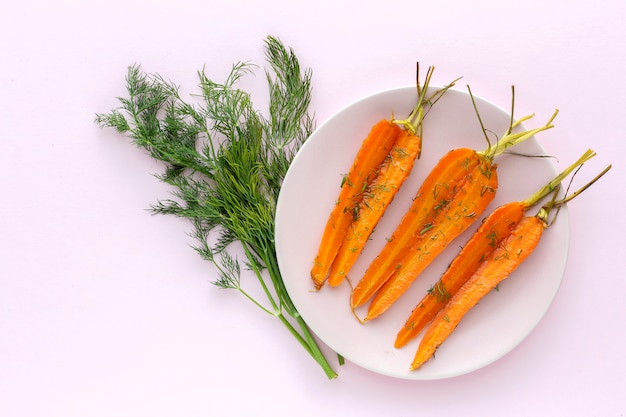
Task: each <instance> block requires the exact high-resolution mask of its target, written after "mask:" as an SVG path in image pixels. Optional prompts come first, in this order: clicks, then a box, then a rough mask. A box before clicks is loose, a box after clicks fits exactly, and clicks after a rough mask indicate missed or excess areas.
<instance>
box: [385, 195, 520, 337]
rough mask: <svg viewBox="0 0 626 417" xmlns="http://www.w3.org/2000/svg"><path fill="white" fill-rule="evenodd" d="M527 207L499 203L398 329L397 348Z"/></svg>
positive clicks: (443, 302) (435, 310) (452, 292)
mask: <svg viewBox="0 0 626 417" xmlns="http://www.w3.org/2000/svg"><path fill="white" fill-rule="evenodd" d="M525 211H526V205H525V204H524V203H523V202H511V203H507V204H503V205H501V206H499V207H498V208H496V209H495V210H494V211H493V212H492V213H491V214H490V215H489V216H487V217H486V218H485V220H484V221H483V223H482V224H481V225H480V227H479V228H478V230H477V231H476V233H474V234H473V235H472V237H471V238H470V240H469V241H468V242H467V243H466V244H465V246H464V247H463V249H461V251H460V252H459V254H458V255H457V256H456V257H455V258H454V260H453V261H452V262H451V263H450V265H449V266H448V269H447V270H446V272H445V273H444V274H443V275H442V276H441V278H440V279H439V281H437V283H436V284H435V285H433V287H432V288H431V289H430V290H429V291H428V293H427V294H426V295H425V296H424V298H423V299H422V300H421V301H420V302H419V303H418V304H417V306H416V307H415V309H414V310H413V311H412V313H411V315H410V316H409V318H408V319H407V320H406V323H405V324H404V326H403V327H402V328H401V329H400V331H399V332H398V335H397V337H396V341H395V343H394V346H395V347H396V348H401V347H403V346H404V345H406V344H407V343H408V342H409V341H410V340H412V339H413V338H415V337H416V336H417V335H418V334H419V333H420V332H421V331H422V330H423V329H424V328H425V327H426V326H427V325H428V323H430V322H431V321H432V320H433V318H434V317H435V316H436V315H437V313H438V312H439V311H440V310H441V309H442V308H443V307H444V306H445V305H446V303H447V302H448V300H449V299H450V298H451V297H453V296H454V295H455V294H456V293H457V291H458V290H459V289H460V288H461V287H462V286H463V284H465V282H466V281H467V280H468V279H469V278H470V277H471V276H472V275H473V274H474V272H476V270H477V269H478V268H479V267H480V265H481V263H482V262H484V261H485V260H486V259H487V257H488V256H489V255H490V254H491V253H492V252H493V251H495V250H496V248H497V247H499V246H500V244H501V242H502V241H503V240H504V239H505V238H506V237H507V236H508V235H509V234H510V233H511V230H512V229H513V228H514V227H515V226H516V225H517V224H518V223H519V222H520V221H521V220H522V218H523V217H524V213H525Z"/></svg>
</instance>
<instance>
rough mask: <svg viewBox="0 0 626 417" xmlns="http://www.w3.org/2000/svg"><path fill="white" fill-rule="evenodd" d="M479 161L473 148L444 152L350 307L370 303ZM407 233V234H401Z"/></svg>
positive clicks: (360, 285)
mask: <svg viewBox="0 0 626 417" xmlns="http://www.w3.org/2000/svg"><path fill="white" fill-rule="evenodd" d="M479 162H480V158H479V157H478V155H477V154H476V152H474V151H473V150H472V149H469V148H459V149H454V150H452V151H449V152H448V153H446V154H445V155H444V156H443V157H442V158H441V159H440V160H439V162H438V163H437V165H435V167H434V168H433V169H432V170H431V172H430V173H429V174H428V176H427V177H426V179H425V180H424V182H423V183H422V185H421V186H420V188H419V190H418V191H417V193H416V195H415V198H414V199H413V202H412V204H411V206H410V208H409V209H408V211H407V212H406V214H405V215H404V216H403V217H402V220H401V221H400V224H399V225H398V227H397V229H396V231H395V232H394V233H393V234H392V235H391V237H390V238H389V239H388V240H387V243H386V244H385V246H384V247H383V249H382V251H381V252H380V254H378V256H376V258H374V260H373V261H372V262H371V264H370V265H369V267H368V268H367V270H366V272H365V274H364V276H363V277H362V278H361V279H360V280H359V282H358V284H357V285H356V287H355V288H354V290H353V292H352V295H351V305H352V306H353V308H357V307H360V306H361V305H363V304H364V303H365V302H366V301H367V300H369V299H370V298H371V297H372V296H373V295H374V293H375V292H376V291H378V290H379V289H380V287H381V286H382V285H383V284H384V283H385V281H386V280H387V278H388V277H389V276H390V275H391V274H392V273H393V272H394V271H395V269H396V265H397V264H398V262H400V259H402V258H403V257H404V256H406V254H407V252H408V250H409V248H410V247H411V246H412V245H414V244H415V243H416V242H417V241H418V240H419V238H420V232H421V230H423V229H424V228H425V227H428V225H429V224H432V222H433V221H434V220H435V216H436V214H437V213H438V212H439V211H440V210H443V209H444V208H445V207H446V205H447V204H448V203H449V202H450V201H451V200H452V198H453V197H454V195H455V194H456V193H457V192H458V190H459V189H460V187H461V186H462V185H463V183H464V181H465V180H466V178H467V176H468V174H469V173H470V172H471V171H472V170H473V169H474V168H475V167H476V166H477V165H478V163H479ZM402 231H406V232H402Z"/></svg>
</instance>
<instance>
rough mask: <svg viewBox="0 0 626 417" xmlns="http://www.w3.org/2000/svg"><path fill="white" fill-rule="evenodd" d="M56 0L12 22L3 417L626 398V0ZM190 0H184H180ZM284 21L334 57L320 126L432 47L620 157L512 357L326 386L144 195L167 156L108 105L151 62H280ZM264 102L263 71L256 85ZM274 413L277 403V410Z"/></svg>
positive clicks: (490, 92)
mask: <svg viewBox="0 0 626 417" xmlns="http://www.w3.org/2000/svg"><path fill="white" fill-rule="evenodd" d="M88 4H89V5H87V2H78V1H76V2H70V1H60V2H37V1H35V0H26V1H21V2H12V3H11V4H10V5H5V6H4V8H3V9H4V10H3V12H2V15H1V16H0V52H1V53H2V56H1V62H2V63H1V64H0V89H1V90H0V92H1V93H2V95H1V99H0V126H1V130H0V132H1V133H0V140H1V144H2V145H1V146H2V148H1V149H2V150H1V151H0V167H1V169H2V175H1V180H0V184H1V186H2V187H1V194H0V219H1V220H0V415H2V416H29V417H30V416H46V417H48V416H63V417H73V416H81V417H84V416H90V417H95V416H116V417H125V416H128V417H131V416H132V417H139V416H151V417H158V416H215V415H225V416H231V415H232V416H240V415H241V416H243V415H259V413H260V412H261V411H265V412H266V413H272V414H273V415H294V414H295V415H299V416H320V415H324V416H353V415H355V416H356V415H360V416H366V415H394V416H409V415H437V416H440V417H443V416H458V415H464V416H478V415H494V416H495V415H507V416H541V415H546V416H547V415H550V416H591V415H597V416H623V415H625V414H626V400H624V396H623V387H624V386H625V383H626V377H625V374H626V362H625V359H624V358H625V356H624V352H625V351H626V337H625V336H624V327H625V326H626V314H625V313H626V307H625V306H626V303H625V302H624V294H626V279H625V277H624V271H625V270H626V268H625V266H626V265H625V258H626V256H624V250H623V247H622V243H623V242H622V239H621V237H623V236H624V234H625V233H626V230H625V228H626V225H625V224H626V222H624V220H623V204H624V199H623V197H622V196H621V194H622V193H623V192H624V189H625V188H624V186H625V185H626V184H625V181H624V162H626V158H625V157H624V155H625V154H626V149H625V148H626V145H625V144H626V138H625V137H624V128H623V117H624V112H625V111H626V106H625V100H624V97H626V91H625V87H624V80H623V77H624V75H623V72H624V67H625V65H626V58H625V54H626V47H625V46H624V41H626V26H625V25H624V24H623V18H624V15H625V14H626V3H624V2H622V1H618V0H613V1H598V2H596V3H595V4H593V5H592V4H591V3H589V2H588V1H584V2H583V1H579V0H576V1H534V0H533V1H526V2H523V3H514V2H499V3H498V2H493V1H476V2H461V1H457V2H454V1H439V2H435V1H432V2H415V1H411V2H409V1H399V2H395V3H384V4H381V5H378V6H366V5H364V4H365V3H363V2H356V1H345V2H337V1H332V2H331V1H325V0H321V1H317V2H311V3H308V4H306V5H304V6H302V5H296V3H293V2H289V1H272V2H258V1H243V0H239V1H228V2H226V1H224V2H220V3H216V2H213V1H184V0H183V1H179V2H170V3H162V2H139V1H119V0H110V1H107V2H89V3H88ZM175 4H176V5H175ZM270 34H272V35H275V36H278V37H280V38H281V39H282V40H283V41H284V42H285V43H286V44H287V45H289V46H291V47H293V48H294V49H295V50H296V53H297V54H298V56H299V58H300V60H301V63H302V65H304V66H306V67H311V68H312V69H313V83H314V84H313V85H314V99H313V103H312V108H311V109H312V110H313V111H314V112H315V115H316V120H317V123H318V124H320V123H321V122H323V121H324V120H326V119H327V118H328V117H330V116H331V115H332V114H333V113H334V112H336V111H337V110H339V109H341V108H342V107H344V106H345V105H347V104H349V103H351V102H352V101H354V100H356V99H359V98H361V97H363V96H365V95H369V94H371V93H373V92H376V91H380V90H384V89H387V88H393V87H398V86H404V85H408V84H411V83H412V82H413V81H414V68H415V61H417V60H419V61H420V62H422V63H423V64H425V65H435V66H436V67H437V70H436V72H435V77H434V81H433V82H436V83H439V84H442V83H445V82H446V81H448V80H450V79H453V78H456V77H457V76H459V75H462V76H463V77H464V78H463V80H462V84H461V86H463V85H464V84H470V85H471V86H472V89H473V91H474V92H475V93H477V94H479V95H481V96H483V97H485V98H488V99H490V100H491V101H493V102H494V103H496V104H498V105H500V106H502V107H505V108H508V105H509V99H510V86H511V85H512V84H515V86H516V92H517V101H516V109H517V114H518V115H522V114H528V113H533V112H534V113H536V114H537V115H538V116H540V115H541V117H542V120H543V118H544V116H543V115H549V114H551V112H552V110H553V109H554V108H555V107H558V108H559V109H560V111H561V112H560V114H559V116H558V118H557V120H556V128H555V129H553V130H551V131H549V132H545V133H544V134H542V139H541V143H542V145H543V146H544V148H545V149H546V151H547V152H548V153H549V154H552V155H557V156H558V158H559V161H572V160H575V159H576V158H577V157H578V156H579V155H580V154H581V153H582V151H584V150H585V149H586V148H587V147H592V148H593V149H595V150H596V151H597V152H598V157H596V158H595V159H594V161H592V162H591V163H590V164H589V166H588V167H587V168H586V169H585V171H584V172H585V173H588V174H590V173H595V172H597V171H598V170H599V169H601V168H603V167H604V166H605V165H606V164H608V163H613V164H614V168H613V170H612V171H611V172H610V173H609V174H608V175H607V176H606V177H605V178H603V179H602V180H601V181H600V182H599V183H597V184H596V185H594V186H593V188H592V189H590V190H589V191H587V192H586V193H585V194H584V195H583V196H581V197H580V198H579V199H577V200H575V202H573V203H572V204H571V205H570V219H571V228H570V230H571V243H570V257H569V260H568V264H567V270H566V274H565V277H564V279H563V283H562V285H561V288H560V291H559V293H558V294H557V296H556V299H555V300H554V303H553V304H552V306H551V308H550V309H549V311H548V312H547V314H546V316H545V317H544V319H543V320H542V321H541V322H540V323H539V325H538V326H537V327H536V329H535V330H534V331H533V332H532V333H531V334H530V336H529V337H528V338H527V339H526V340H524V341H523V342H522V343H521V344H520V345H519V346H518V347H517V348H516V349H515V350H513V351H512V352H511V353H510V354H508V355H506V356H505V357H504V358H502V359H500V360H498V361H497V362H495V363H494V364H492V365H490V366H488V367H486V368H483V369H481V370H479V371H476V372H473V373H471V374H467V375H464V376H460V377H456V378H452V379H446V380H440V381H422V382H420V381H415V382H412V381H405V380H395V379H392V378H388V377H384V376H380V375H377V374H374V373H371V372H369V371H366V370H363V369H361V368H359V367H357V366H355V365H353V364H351V363H347V364H346V365H345V366H343V367H342V368H340V369H339V372H340V377H339V378H338V379H336V380H334V381H331V382H329V381H328V380H326V378H325V377H324V375H323V374H322V372H321V371H320V370H319V369H318V367H317V366H316V365H315V364H314V363H313V362H312V361H311V360H309V358H308V357H306V356H305V353H304V352H303V351H302V349H300V347H299V346H297V345H296V343H295V341H294V340H293V339H292V337H291V336H290V335H289V334H288V333H287V332H286V331H285V330H284V329H283V328H282V327H281V326H280V324H279V323H278V322H277V321H276V320H275V319H273V318H271V317H267V316H264V315H263V314H261V313H260V312H258V311H257V310H255V308H254V307H253V306H252V305H251V304H250V303H248V302H247V301H246V300H245V299H243V297H241V296H240V295H239V294H237V293H235V292H224V291H220V290H218V289H217V288H215V287H214V286H213V285H211V284H210V282H211V281H212V279H213V277H212V270H211V268H210V266H209V265H208V264H206V263H205V262H204V261H202V260H201V259H200V258H199V257H198V256H197V255H196V254H195V253H194V252H193V251H192V250H191V249H190V248H189V247H188V244H189V243H190V241H189V238H188V237H187V235H186V232H187V231H188V225H187V223H185V222H183V221H179V220H176V219H173V218H169V217H160V216H159V217H154V216H151V215H150V214H149V213H148V212H147V211H146V208H147V207H148V206H149V205H150V204H151V203H153V202H155V200H156V199H157V198H159V197H166V196H167V192H168V189H167V188H166V187H164V186H162V185H161V184H159V183H158V182H157V180H155V178H153V177H152V176H151V174H152V173H154V172H157V171H158V169H159V168H158V166H157V165H156V164H155V163H154V162H152V161H151V160H150V159H149V158H148V157H147V156H146V155H145V154H144V153H142V152H140V151H138V150H137V149H136V148H134V147H132V146H131V145H129V143H128V141H127V140H125V139H123V138H121V137H120V136H118V135H117V134H115V133H114V132H112V131H103V130H100V129H99V128H98V127H97V126H96V125H95V124H94V123H93V119H94V115H95V113H96V112H106V111H108V110H109V109H110V108H111V107H114V106H116V105H117V103H116V101H115V97H116V96H121V95H124V94H125V89H124V80H123V78H124V76H125V73H126V68H127V66H128V65H131V64H133V63H139V64H141V65H142V66H143V67H144V69H146V70H147V71H149V72H158V73H160V74H162V75H163V76H165V77H166V78H170V79H172V80H174V81H175V82H177V83H178V84H181V85H183V86H184V87H185V88H186V89H188V90H189V91H192V90H193V89H194V87H195V85H196V70H198V69H201V68H202V67H203V66H204V65H206V68H207V73H208V74H209V75H211V76H212V77H213V78H214V79H216V80H221V79H223V77H224V75H225V74H226V73H227V72H228V71H229V69H230V67H231V65H232V63H234V62H235V61H238V60H250V61H253V62H256V63H258V64H263V46H262V42H263V39H264V38H265V37H266V36H267V35H270ZM248 83H249V86H248V87H249V88H250V89H253V90H254V91H257V97H258V103H259V104H258V105H259V106H262V104H263V103H264V101H263V100H264V99H265V96H264V87H265V85H264V80H263V77H262V76H261V75H258V76H257V78H256V79H250V81H248ZM261 414H263V413H261Z"/></svg>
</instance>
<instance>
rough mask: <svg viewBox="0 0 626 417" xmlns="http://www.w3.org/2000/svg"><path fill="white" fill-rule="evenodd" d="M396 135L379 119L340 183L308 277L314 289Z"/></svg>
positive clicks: (392, 126) (392, 127)
mask: <svg viewBox="0 0 626 417" xmlns="http://www.w3.org/2000/svg"><path fill="white" fill-rule="evenodd" d="M400 133H402V128H401V127H400V126H398V125H397V124H395V123H392V122H391V121H389V120H381V121H379V122H378V123H376V124H375V125H374V126H373V127H372V129H371V131H370V132H369V134H368V135H367V137H366V138H365V139H364V140H363V142H362V143H361V147H360V149H359V151H358V152H357V155H356V157H355V159H354V161H353V163H352V167H351V168H350V170H349V172H348V174H347V175H346V176H345V177H344V178H343V180H342V182H341V191H340V192H339V197H338V198H337V201H336V202H335V206H334V207H333V209H332V211H331V213H330V215H329V217H328V221H327V223H326V226H325V228H324V232H323V234H322V240H321V243H320V245H319V249H318V252H317V255H316V257H315V261H314V262H313V267H312V268H311V278H312V279H313V282H314V285H315V287H316V288H317V289H319V288H321V286H322V285H323V284H324V281H325V280H326V276H327V275H328V271H329V270H330V267H331V265H332V262H333V260H334V259H335V256H336V255H337V251H338V250H339V247H340V246H341V243H342V242H343V239H344V236H345V235H346V233H347V231H348V228H349V227H350V224H352V221H353V217H354V211H355V209H356V207H357V205H358V203H359V201H360V199H361V198H362V196H363V194H362V192H363V190H364V188H365V187H366V186H367V184H368V183H369V182H370V181H371V180H372V178H374V177H375V176H376V173H377V170H378V167H379V166H380V164H381V163H382V162H383V161H384V160H385V158H386V157H387V155H388V154H389V150H390V149H391V148H392V147H393V144H394V143H395V142H396V139H397V138H398V136H399V135H400Z"/></svg>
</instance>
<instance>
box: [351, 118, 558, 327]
mask: <svg viewBox="0 0 626 417" xmlns="http://www.w3.org/2000/svg"><path fill="white" fill-rule="evenodd" d="M557 113H558V110H557V111H555V112H554V114H553V115H552V117H551V118H550V119H549V120H548V122H547V123H546V124H545V125H544V126H542V127H539V128H536V129H532V130H528V131H523V132H516V133H513V129H514V128H515V127H517V126H518V125H520V124H521V123H522V122H523V121H525V120H528V119H530V118H531V117H532V116H526V117H524V118H521V119H519V120H518V121H516V122H511V124H510V126H509V129H508V130H507V132H506V133H505V134H504V135H503V136H502V137H501V138H500V140H499V141H498V142H497V143H496V144H495V145H492V144H491V143H489V146H488V147H487V149H485V150H484V151H474V150H468V153H467V154H466V159H463V160H462V161H464V162H463V164H465V165H464V166H466V167H467V169H465V170H458V169H453V168H454V167H452V168H451V167H450V164H451V163H453V164H458V162H453V161H451V159H450V158H449V155H446V156H444V157H443V158H442V159H441V160H440V161H439V162H438V163H437V165H436V166H435V167H434V168H433V169H432V171H431V172H430V174H429V175H428V177H427V179H426V181H424V183H423V184H422V186H421V187H420V189H419V190H418V193H417V196H416V198H415V199H414V201H413V204H412V206H411V207H410V208H409V210H408V211H407V213H406V214H405V215H404V217H403V219H402V220H401V222H400V224H399V225H398V227H397V228H396V230H395V231H394V233H393V234H392V238H391V239H390V240H389V241H388V242H387V244H386V245H385V247H384V248H383V250H382V251H381V253H380V254H379V255H378V256H377V257H376V258H375V259H374V261H373V262H372V263H371V264H370V266H369V267H368V268H367V270H366V272H365V274H364V276H363V277H362V278H361V280H360V281H359V282H358V284H357V285H356V286H355V288H354V290H353V292H352V296H351V305H352V308H353V309H356V308H358V307H360V306H362V305H363V304H365V303H366V302H367V301H368V300H370V299H371V298H372V297H374V299H373V300H372V302H371V303H370V306H369V309H368V312H367V316H366V317H365V319H364V321H367V320H371V319H373V318H376V317H378V316H379V315H380V314H382V313H383V312H385V311H386V310H387V309H388V308H389V307H390V306H391V305H392V304H393V303H394V302H395V301H396V300H397V299H398V298H399V297H400V296H401V295H402V294H403V293H404V292H405V291H406V290H407V289H408V287H409V286H410V285H411V284H412V282H413V281H414V280H415V279H416V278H417V276H418V274H419V273H420V272H421V271H423V269H424V268H426V266H428V265H429V264H430V263H431V262H432V261H433V260H434V259H435V258H436V257H437V256H438V255H439V254H441V252H442V251H443V250H444V249H445V248H446V247H447V246H448V245H449V243H450V242H451V241H452V240H453V239H455V238H456V237H458V236H459V235H460V234H461V233H463V232H464V231H465V230H466V229H467V228H468V227H469V226H470V225H471V224H472V223H473V222H474V221H475V220H476V218H478V217H479V216H480V215H481V214H482V212H483V211H484V210H485V209H486V207H487V205H488V204H489V203H490V202H491V201H492V200H493V198H494V197H495V193H496V191H497V188H498V181H497V164H495V162H494V159H495V157H497V156H499V155H501V154H502V153H504V151H505V150H506V149H509V148H510V147H511V146H514V145H516V144H518V143H521V142H523V141H524V140H526V139H528V138H530V137H532V136H534V135H535V134H537V133H539V132H541V131H543V130H546V129H550V128H552V127H553V125H552V121H553V120H554V118H555V117H556V115H557ZM479 120H480V116H479ZM481 126H482V121H481ZM483 131H485V132H486V130H485V129H484V127H483ZM485 136H487V135H486V133H485ZM487 140H488V139H487ZM457 152H460V150H458V151H457ZM432 184H438V185H440V186H439V187H438V188H435V189H434V190H435V192H436V190H438V189H439V190H445V192H444V193H442V194H441V195H440V196H436V197H435V198H430V199H429V200H428V201H427V202H424V201H423V200H422V199H420V198H418V197H419V196H421V195H426V193H428V192H433V191H429V189H428V187H429V186H432ZM416 213H418V214H417V215H416Z"/></svg>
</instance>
